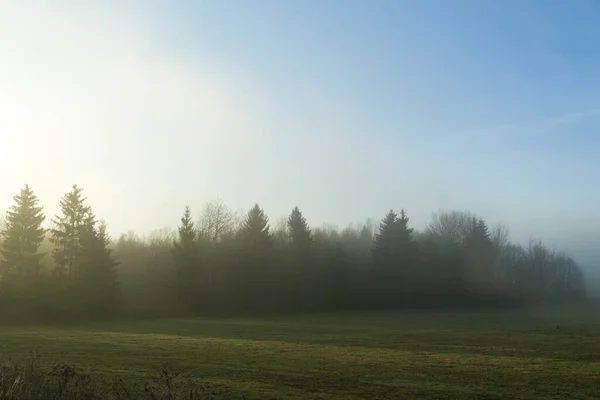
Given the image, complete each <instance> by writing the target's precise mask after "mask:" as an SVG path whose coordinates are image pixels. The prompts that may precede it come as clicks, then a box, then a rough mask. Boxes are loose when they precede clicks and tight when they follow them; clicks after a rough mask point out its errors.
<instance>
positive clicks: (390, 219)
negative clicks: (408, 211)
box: [375, 210, 398, 254]
mask: <svg viewBox="0 0 600 400" xmlns="http://www.w3.org/2000/svg"><path fill="white" fill-rule="evenodd" d="M397 223H398V214H396V213H395V212H394V210H390V211H389V212H388V213H387V214H386V216H385V217H384V218H383V220H382V221H381V223H380V224H379V233H376V234H375V252H376V253H379V254H380V253H387V252H390V251H391V249H392V248H394V246H395V242H396V240H395V238H396V234H395V233H396V232H395V231H396V224H397Z"/></svg>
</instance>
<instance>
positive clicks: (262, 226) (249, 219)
mask: <svg viewBox="0 0 600 400" xmlns="http://www.w3.org/2000/svg"><path fill="white" fill-rule="evenodd" d="M269 229H270V227H269V217H267V215H266V214H265V212H264V211H263V210H262V209H261V208H260V206H259V205H258V204H255V205H254V207H252V208H251V209H250V211H248V215H247V216H246V219H245V220H244V222H243V223H242V227H241V230H240V234H241V237H242V240H243V241H244V243H245V244H247V245H249V246H252V247H256V248H265V247H270V246H271V245H272V244H273V236H272V235H271V233H270V232H269Z"/></svg>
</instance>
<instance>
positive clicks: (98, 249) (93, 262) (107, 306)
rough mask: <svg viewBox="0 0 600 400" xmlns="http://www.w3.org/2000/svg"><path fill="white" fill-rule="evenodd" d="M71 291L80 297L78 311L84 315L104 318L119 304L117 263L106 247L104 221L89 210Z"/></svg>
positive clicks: (108, 240) (83, 228) (82, 231)
mask: <svg viewBox="0 0 600 400" xmlns="http://www.w3.org/2000/svg"><path fill="white" fill-rule="evenodd" d="M79 243H80V246H81V247H80V250H79V253H78V257H77V265H78V273H77V275H76V277H75V282H74V283H75V290H76V291H77V292H78V293H79V294H80V299H81V300H82V302H81V304H80V310H81V311H82V312H84V313H85V315H88V316H94V317H107V316H111V315H113V314H114V313H115V312H116V311H117V309H118V307H119V306H120V304H119V302H120V290H119V283H118V281H117V271H116V268H117V266H118V265H119V263H118V262H117V261H116V259H115V257H114V256H113V255H112V251H111V250H110V249H109V247H108V246H109V244H110V239H109V238H108V235H107V233H106V222H105V221H100V222H99V223H97V222H96V219H95V217H94V215H93V214H92V213H91V211H90V212H89V213H88V216H87V218H86V220H85V224H84V225H83V226H82V229H81V236H80V238H79Z"/></svg>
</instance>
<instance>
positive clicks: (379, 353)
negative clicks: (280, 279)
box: [0, 309, 600, 399]
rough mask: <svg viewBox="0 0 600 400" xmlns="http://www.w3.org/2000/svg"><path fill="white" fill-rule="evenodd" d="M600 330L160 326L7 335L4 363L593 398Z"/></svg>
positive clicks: (289, 387) (440, 323)
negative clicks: (27, 359) (38, 359)
mask: <svg viewBox="0 0 600 400" xmlns="http://www.w3.org/2000/svg"><path fill="white" fill-rule="evenodd" d="M599 333H600V319H598V318H596V316H595V312H593V311H589V310H576V309H554V310H529V311H519V312H514V311H513V312H402V313H377V314H365V315H352V314H338V315H311V316H302V317H286V318H274V317H273V318H262V319H187V320H152V321H131V322H115V323H109V324H87V325H81V326H69V327H65V326H63V327H40V326H29V327H2V328H0V356H4V357H8V356H12V357H15V356H17V357H18V356H22V355H23V354H26V353H27V352H28V351H30V350H31V349H35V350H36V351H37V352H38V353H40V354H42V355H43V361H44V362H46V363H48V364H52V363H55V362H62V363H67V364H72V365H76V366H77V367H79V368H81V369H83V370H86V371H88V372H90V373H91V374H92V376H98V377H100V378H101V379H108V378H111V379H112V378H115V377H120V378H123V379H124V380H127V381H140V382H141V381H144V380H146V379H148V377H150V376H152V375H155V374H156V372H157V371H160V369H161V368H162V367H163V366H164V365H165V364H169V365H171V366H172V367H173V368H175V369H176V370H178V371H183V372H184V373H185V376H186V377H188V378H189V379H191V380H193V381H195V382H197V383H202V384H210V385H211V386H212V387H214V388H220V389H223V391H224V393H225V392H227V393H235V394H239V395H240V396H241V395H244V396H245V397H246V398H249V399H250V398H256V399H264V398H276V399H306V398H344V399H352V398H355V399H364V398H390V399H392V398H395V399H397V398H415V399H417V398H419V399H455V398H461V399H507V398H515V399H561V398H562V399H591V398H598V397H600V340H598V339H600V335H599Z"/></svg>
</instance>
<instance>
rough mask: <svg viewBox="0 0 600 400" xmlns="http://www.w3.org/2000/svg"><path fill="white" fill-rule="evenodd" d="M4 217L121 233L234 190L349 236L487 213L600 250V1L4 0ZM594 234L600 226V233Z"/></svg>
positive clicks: (0, 172)
mask: <svg viewBox="0 0 600 400" xmlns="http://www.w3.org/2000/svg"><path fill="white" fill-rule="evenodd" d="M0 10H1V11H0V179H1V184H0V209H6V208H8V206H9V205H10V204H11V201H12V196H13V195H14V194H15V193H16V192H18V190H19V189H20V188H21V187H22V186H23V185H24V184H29V185H30V186H31V187H32V188H33V189H34V190H35V192H36V193H37V194H38V195H39V197H40V198H41V202H42V204H43V205H44V207H45V210H46V214H48V215H49V216H52V215H53V214H54V213H56V212H57V208H58V202H59V200H60V198H61V196H62V195H63V194H64V193H65V192H67V191H69V189H70V187H71V185H72V184H74V183H77V184H78V185H79V186H81V187H82V188H83V189H84V193H85V195H86V196H87V198H88V202H89V204H90V205H92V207H93V209H94V211H95V212H96V214H97V215H98V216H99V217H102V218H105V219H106V221H107V223H108V227H109V231H110V232H111V233H112V234H114V235H117V234H118V233H120V232H124V231H127V230H130V229H132V230H135V231H137V232H140V233H147V232H150V231H152V230H153V229H156V228H162V227H166V226H170V227H174V226H176V225H177V223H178V220H179V218H180V216H181V214H182V211H183V208H184V206H185V205H190V206H191V207H192V211H193V212H194V213H196V214H198V213H199V212H200V210H201V208H202V206H203V204H204V203H205V202H207V201H213V200H217V199H220V200H222V201H223V202H224V203H225V204H227V205H228V206H230V207H231V208H233V209H249V208H250V207H251V206H252V205H253V204H254V203H255V202H258V203H259V204H260V205H261V206H262V207H263V208H264V209H265V211H266V212H267V213H268V214H269V215H270V216H271V219H272V221H275V220H276V219H278V218H279V217H282V216H284V215H286V214H288V213H289V212H290V210H291V209H292V208H293V207H294V206H296V205H297V206H299V207H300V209H301V210H302V211H303V213H304V214H305V216H306V218H307V219H308V221H309V223H310V224H312V225H320V224H322V223H324V222H327V223H332V224H337V225H340V226H343V225H345V224H347V223H355V222H358V221H361V220H365V219H366V218H368V217H373V218H376V219H380V218H382V217H383V215H384V214H385V213H386V212H387V210H389V209H390V208H394V209H400V208H404V209H406V211H407V212H408V215H409V216H410V217H411V218H412V222H413V224H414V226H415V227H417V228H420V227H422V226H423V225H424V224H425V223H426V221H427V219H428V218H429V216H430V215H431V213H432V212H434V211H437V210H450V209H459V210H465V209H468V210H470V211H473V212H475V213H477V214H479V215H481V216H482V217H484V218H486V220H488V221H489V222H490V223H496V222H504V223H505V224H506V225H508V226H509V228H510V230H511V232H512V235H513V237H514V238H515V240H517V241H519V240H526V239H527V238H529V237H530V236H535V237H539V238H543V239H546V240H547V241H549V242H551V243H554V242H556V243H559V244H560V243H566V242H568V243H567V244H564V246H567V245H568V246H571V247H573V246H575V247H577V246H579V247H581V248H586V246H587V248H591V246H594V240H596V239H597V241H600V231H599V230H598V228H597V227H598V226H599V223H600V211H599V210H600V209H599V208H598V205H599V204H600V185H598V182H599V181H600V168H599V167H600V162H599V161H598V160H599V159H600V158H599V157H598V156H599V155H600V135H599V134H598V129H599V128H600V2H599V1H596V0H578V1H576V2H565V1H553V0H531V1H527V2H523V1H517V0H504V1H479V0H454V1H447V0H413V1H400V0H390V1H383V0H364V1H359V0H328V1H322V0H303V1H291V0H254V1H251V2H250V1H244V0H237V1H232V0H212V1H207V0H203V1H200V0H198V1H192V0H188V1H182V0H180V1H177V0H173V1H158V0H156V1H126V0H121V1H115V0H104V1H89V2H80V1H76V0H72V1H67V0H57V1H53V2H50V1H34V0H14V1H13V0H0ZM594 235H595V236H594Z"/></svg>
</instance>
